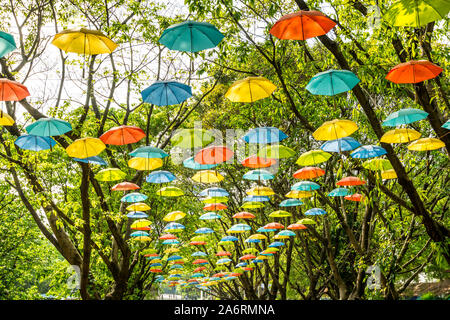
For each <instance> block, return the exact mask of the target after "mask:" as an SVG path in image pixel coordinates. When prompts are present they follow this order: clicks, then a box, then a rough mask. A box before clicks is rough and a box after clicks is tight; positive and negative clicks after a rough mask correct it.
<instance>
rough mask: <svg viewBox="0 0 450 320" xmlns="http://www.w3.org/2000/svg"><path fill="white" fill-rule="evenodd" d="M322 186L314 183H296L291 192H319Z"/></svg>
mask: <svg viewBox="0 0 450 320" xmlns="http://www.w3.org/2000/svg"><path fill="white" fill-rule="evenodd" d="M319 189H320V185H318V184H317V183H315V182H312V181H300V182H297V183H295V184H294V185H293V186H292V187H291V190H297V191H313V190H319Z"/></svg>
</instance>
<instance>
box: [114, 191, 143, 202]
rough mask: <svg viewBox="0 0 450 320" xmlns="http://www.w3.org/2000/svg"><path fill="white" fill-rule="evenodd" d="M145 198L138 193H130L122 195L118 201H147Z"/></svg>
mask: <svg viewBox="0 0 450 320" xmlns="http://www.w3.org/2000/svg"><path fill="white" fill-rule="evenodd" d="M147 198H148V197H147V196H146V195H145V194H142V193H139V192H132V193H128V194H126V195H124V196H123V197H122V198H121V199H120V201H121V202H140V201H145V200H147Z"/></svg>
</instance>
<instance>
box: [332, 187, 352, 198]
mask: <svg viewBox="0 0 450 320" xmlns="http://www.w3.org/2000/svg"><path fill="white" fill-rule="evenodd" d="M349 194H350V191H349V190H348V189H347V188H336V189H333V190H331V192H330V193H329V194H328V196H329V197H344V196H348V195H349Z"/></svg>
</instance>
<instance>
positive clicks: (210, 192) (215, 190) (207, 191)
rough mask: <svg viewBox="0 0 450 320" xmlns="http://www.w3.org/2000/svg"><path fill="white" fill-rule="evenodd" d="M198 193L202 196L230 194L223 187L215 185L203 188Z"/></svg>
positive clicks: (226, 195) (225, 195)
mask: <svg viewBox="0 0 450 320" xmlns="http://www.w3.org/2000/svg"><path fill="white" fill-rule="evenodd" d="M198 195H199V196H200V197H208V196H209V197H228V196H229V195H230V194H229V193H228V191H227V190H225V189H223V188H218V187H213V188H207V189H204V190H202V191H201V192H200V193H199V194H198Z"/></svg>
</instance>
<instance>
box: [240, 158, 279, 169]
mask: <svg viewBox="0 0 450 320" xmlns="http://www.w3.org/2000/svg"><path fill="white" fill-rule="evenodd" d="M275 163H277V160H275V159H269V158H262V157H258V156H250V157H248V158H245V159H244V160H242V162H241V164H242V165H243V166H244V167H247V168H253V169H257V168H267V167H270V166H273V165H274V164H275Z"/></svg>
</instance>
